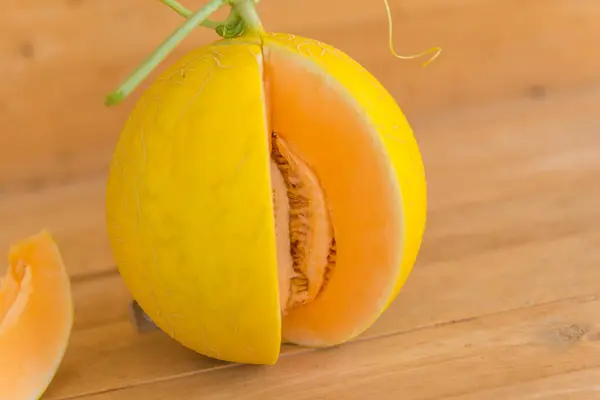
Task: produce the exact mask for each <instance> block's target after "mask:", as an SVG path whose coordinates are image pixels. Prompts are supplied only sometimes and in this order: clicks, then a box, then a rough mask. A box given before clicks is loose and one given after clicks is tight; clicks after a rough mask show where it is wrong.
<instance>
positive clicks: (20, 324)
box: [0, 231, 73, 400]
mask: <svg viewBox="0 0 600 400" xmlns="http://www.w3.org/2000/svg"><path fill="white" fill-rule="evenodd" d="M9 263H10V264H9V267H8V271H7V273H6V276H5V277H4V278H3V279H2V281H1V282H0V397H1V398H3V399H4V398H6V399H7V400H8V399H10V400H31V399H38V398H39V397H40V396H41V395H42V394H43V393H44V392H45V391H46V389H47V387H48V385H49V384H50V382H51V380H52V379H53V377H54V375H55V373H56V371H57V369H58V367H59V365H60V363H61V361H62V359H63V356H64V353H65V350H66V348H67V344H68V341H69V337H70V333H71V328H72V324H73V305H72V299H71V290H70V283H69V277H68V275H67V272H66V270H65V267H64V264H63V260H62V257H61V254H60V251H59V249H58V247H57V245H56V243H55V241H54V240H53V238H52V237H51V235H50V234H49V233H48V232H46V231H42V232H40V233H39V234H37V235H33V236H31V237H28V238H26V239H24V240H22V241H21V242H19V243H17V244H15V245H14V246H12V248H11V249H10V254H9Z"/></svg>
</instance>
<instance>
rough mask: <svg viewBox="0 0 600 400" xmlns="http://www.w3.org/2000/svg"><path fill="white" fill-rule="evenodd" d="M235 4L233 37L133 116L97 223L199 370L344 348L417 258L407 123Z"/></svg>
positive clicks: (420, 183)
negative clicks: (295, 348) (293, 348)
mask: <svg viewBox="0 0 600 400" xmlns="http://www.w3.org/2000/svg"><path fill="white" fill-rule="evenodd" d="M170 3H172V2H170ZM214 3H218V0H216V1H214V2H212V3H211V4H213V5H214ZM232 5H233V10H234V15H238V16H240V18H241V20H242V22H243V23H244V24H245V25H244V26H245V28H246V29H245V31H244V33H243V34H241V35H237V36H235V37H231V38H224V39H222V40H219V41H217V42H215V43H212V44H209V45H206V46H203V47H200V48H198V49H196V50H194V51H192V52H190V53H189V54H186V55H185V56H184V57H182V58H181V59H180V60H178V61H177V62H176V63H175V64H174V65H172V66H170V67H169V68H168V69H167V70H166V71H165V72H163V73H162V74H161V75H160V76H159V77H158V79H157V80H156V81H155V82H154V83H153V84H152V85H151V86H150V87H149V88H148V89H147V90H146V91H145V92H144V93H143V95H142V97H141V99H140V100H139V101H138V102H137V104H136V105H135V108H134V109H133V111H132V113H131V115H130V117H129V119H128V120H127V122H126V124H125V127H124V130H123V132H122V134H121V136H120V139H119V142H118V144H117V147H116V150H115V153H114V157H113V160H112V163H111V167H110V174H109V179H108V184H107V197H106V199H107V224H108V231H109V237H110V243H111V247H112V250H113V254H114V257H115V260H116V262H117V265H118V268H119V270H120V272H121V274H122V276H123V279H124V281H125V283H126V285H127V287H128V288H129V289H130V291H131V292H132V294H133V296H134V298H135V299H136V300H137V302H138V303H139V304H140V306H141V307H142V308H143V309H144V311H145V312H146V313H147V314H148V315H149V317H150V318H151V319H152V320H153V321H154V322H155V323H156V324H157V325H158V326H159V327H160V328H161V329H162V330H164V331H165V332H166V333H168V334H169V335H171V336H172V337H173V338H174V339H175V340H177V341H179V342H180V343H182V344H183V345H185V346H187V347H189V348H191V349H193V350H195V351H197V352H199V353H201V354H204V355H207V356H210V357H214V358H218V359H222V360H227V361H233V362H242V363H255V364H273V363H275V362H276V361H277V359H278V356H279V352H280V345H281V342H282V341H287V342H290V343H294V344H298V345H303V346H311V347H327V346H333V345H338V344H341V343H344V342H346V341H348V340H351V339H353V338H355V337H356V336H358V335H359V334H361V333H362V332H364V331H365V330H366V329H367V328H369V327H370V326H371V325H372V324H373V323H374V322H375V321H376V320H377V319H378V318H379V317H380V315H381V314H382V313H383V312H384V310H385V309H386V308H387V307H388V306H389V304H390V303H391V301H392V300H393V299H394V298H395V296H396V295H397V294H398V292H399V290H400V289H401V287H402V286H403V284H404V283H405V281H406V279H407V277H408V275H409V273H410V271H411V269H412V267H413V264H414V262H415V259H416V257H417V253H418V251H419V247H420V244H421V239H422V235H423V231H424V226H425V218H426V182H425V176H424V170H423V165H422V161H421V156H420V153H419V148H418V145H417V142H416V140H415V138H414V136H413V133H412V130H411V128H410V126H409V124H408V122H407V120H406V118H405V116H404V115H403V113H402V111H401V110H400V108H399V107H398V105H397V104H396V102H395V101H394V99H393V98H392V96H391V95H390V94H389V93H388V92H387V91H386V89H385V88H384V87H383V86H382V85H381V84H380V83H379V82H378V81H377V80H376V79H375V78H374V77H373V76H372V75H371V74H369V72H368V71H367V70H365V69H364V68H363V67H362V66H361V65H359V64H358V63H356V62H355V61H354V60H352V59H351V58H350V57H349V56H348V55H346V54H344V53H343V52H342V51H340V50H338V49H335V48H333V47H332V46H329V45H327V44H324V43H322V42H320V41H317V40H313V39H308V38H304V37H300V36H294V35H290V34H278V33H267V32H265V31H264V30H262V28H261V27H260V23H259V22H258V19H257V16H256V14H255V10H254V6H253V3H252V1H249V0H239V1H234V2H233V4H232ZM205 14H206V12H204V13H203V12H202V11H200V12H198V13H196V14H194V15H192V16H190V15H188V17H189V19H188V21H187V22H186V24H187V25H184V27H186V26H187V27H190V28H191V27H192V26H193V25H195V24H198V23H199V22H200V21H201V20H203V18H205V17H206V15H205ZM183 30H185V29H181V30H179V31H178V32H176V34H175V36H177V35H181V32H182V31H183ZM174 42H176V40H171V43H170V44H171V45H172V44H173V43H174ZM166 43H167V45H168V43H169V41H167V42H166ZM162 49H163V50H161V51H162V53H161V51H159V52H158V53H157V54H159V56H156V57H155V59H154V61H153V62H158V61H160V59H161V57H163V56H164V54H165V52H164V48H162ZM140 71H145V72H147V71H148V68H142V69H139V70H137V71H136V73H134V75H132V77H131V78H130V80H129V81H126V83H125V84H124V85H123V86H122V87H121V89H120V90H119V91H117V92H116V93H114V94H113V95H111V96H110V97H109V103H116V102H118V101H119V100H120V99H122V98H123V97H125V96H126V95H127V93H128V91H131V90H132V88H133V87H135V84H137V82H139V81H140V80H141V78H142V77H143V75H144V74H143V73H140Z"/></svg>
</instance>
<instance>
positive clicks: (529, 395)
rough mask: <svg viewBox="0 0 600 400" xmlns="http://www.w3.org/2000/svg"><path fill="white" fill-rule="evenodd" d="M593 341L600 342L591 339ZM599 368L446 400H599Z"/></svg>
mask: <svg viewBox="0 0 600 400" xmlns="http://www.w3.org/2000/svg"><path fill="white" fill-rule="evenodd" d="M592 340H597V338H596V339H594V338H592ZM599 382H600V368H590V369H583V370H580V371H575V372H571V373H567V374H560V375H554V376H550V377H547V378H543V379H536V380H533V381H530V382H523V383H518V384H515V385H508V386H503V387H499V388H493V389H489V390H483V391H477V392H474V393H470V394H466V395H462V396H456V397H455V396H453V397H449V398H447V399H446V400H481V399H485V400H506V399H519V400H542V399H543V400H594V399H597V398H598V397H600V384H599Z"/></svg>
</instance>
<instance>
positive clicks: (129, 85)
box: [105, 0, 226, 106]
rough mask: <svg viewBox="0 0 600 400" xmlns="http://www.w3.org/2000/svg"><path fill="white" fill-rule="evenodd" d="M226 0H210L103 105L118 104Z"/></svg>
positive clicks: (107, 98) (109, 96)
mask: <svg viewBox="0 0 600 400" xmlns="http://www.w3.org/2000/svg"><path fill="white" fill-rule="evenodd" d="M225 2H226V0H211V1H210V2H209V3H208V4H207V5H205V6H204V7H202V8H201V9H200V10H198V11H197V12H196V13H194V14H193V15H192V16H191V17H190V18H188V19H187V20H186V21H185V23H184V24H183V25H181V26H180V27H179V28H177V29H176V30H175V32H173V33H172V34H171V36H169V37H168V38H167V39H166V40H165V41H164V42H163V43H162V44H161V45H160V46H159V47H158V48H157V49H156V50H155V51H154V52H153V53H152V54H150V56H149V57H148V58H147V59H146V60H145V61H144V62H143V63H142V65H140V66H139V67H138V68H137V69H136V70H135V71H133V73H132V74H131V75H130V76H129V77H128V78H127V79H126V80H125V81H124V82H123V83H122V84H121V85H120V86H119V87H118V88H117V90H115V91H114V92H112V93H110V94H109V95H108V96H107V97H106V101H105V104H106V105H107V106H112V105H115V104H118V103H120V102H121V101H122V100H123V99H125V98H126V97H127V96H129V94H131V92H133V91H134V90H135V88H136V87H137V86H138V85H139V84H140V83H141V82H142V81H143V80H144V79H145V78H146V77H147V76H148V75H149V74H150V72H152V70H153V69H154V68H155V67H156V66H157V65H158V64H160V62H162V61H163V60H164V59H165V58H166V57H167V55H168V54H169V53H170V52H171V51H172V50H173V49H174V48H175V47H176V46H177V45H178V44H179V43H180V42H181V41H182V40H183V39H185V37H186V36H187V35H188V34H189V33H190V32H192V31H193V30H194V29H195V28H196V27H197V26H198V25H199V24H201V23H202V22H203V21H205V20H206V19H207V18H208V17H209V16H210V15H211V14H213V13H214V12H215V11H217V10H218V9H219V8H220V7H221V6H223V5H224V4H225Z"/></svg>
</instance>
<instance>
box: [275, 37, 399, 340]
mask: <svg viewBox="0 0 600 400" xmlns="http://www.w3.org/2000/svg"><path fill="white" fill-rule="evenodd" d="M264 54H265V82H266V85H265V86H266V87H267V88H268V92H267V97H268V103H269V104H270V109H271V112H270V115H271V124H272V130H273V131H274V132H276V133H277V134H278V135H279V136H280V137H281V138H283V140H284V141H285V142H286V143H287V145H288V146H289V147H290V149H291V150H292V152H293V153H294V154H295V155H296V156H298V157H300V158H302V160H303V161H304V162H305V163H306V164H307V165H309V166H310V167H311V168H312V170H313V171H314V172H315V174H316V175H317V177H318V179H319V181H320V183H321V187H322V190H323V191H324V193H325V197H326V201H327V204H328V207H329V211H330V214H331V221H332V225H333V229H334V231H335V232H334V235H335V240H336V243H337V261H336V263H335V268H334V270H333V275H332V278H331V280H330V281H329V283H328V285H327V287H326V289H325V290H324V291H322V292H321V293H320V294H319V296H318V297H317V298H316V299H315V300H314V301H312V302H311V303H309V304H307V305H304V306H302V307H300V308H296V309H292V310H290V311H289V312H288V313H287V314H286V315H285V316H284V318H283V337H284V339H285V340H286V341H290V342H293V343H296V344H301V345H305V346H316V347H321V346H329V345H335V344H339V343H342V342H344V341H346V340H348V339H350V338H352V337H354V336H356V335H358V334H359V333H361V332H362V331H364V330H365V329H366V328H368V327H369V326H370V325H371V324H372V323H373V322H374V321H375V320H376V319H377V317H378V316H379V315H380V314H381V313H382V312H383V310H384V308H385V306H386V303H387V301H388V300H389V299H390V297H392V294H393V292H394V287H395V285H396V282H397V279H398V276H399V273H400V264H401V255H402V235H403V231H402V229H403V227H402V219H401V213H402V205H401V199H400V191H399V187H398V183H397V178H396V177H395V175H394V171H393V167H392V165H391V162H390V161H389V155H388V154H386V153H385V152H384V151H385V149H384V147H383V142H382V140H381V138H379V137H378V136H377V133H376V131H375V129H374V127H373V126H371V125H370V121H369V120H367V119H366V118H365V116H364V112H362V111H361V109H360V108H359V107H358V105H357V104H356V103H355V102H354V100H353V98H352V97H351V96H350V95H349V94H348V93H347V92H346V90H345V88H344V87H343V86H342V85H341V84H339V83H338V82H336V81H335V79H334V78H332V77H331V76H330V75H328V74H326V71H325V70H323V69H321V68H320V67H319V66H318V65H317V64H316V63H314V62H313V61H312V60H311V59H310V58H307V57H301V56H300V55H298V54H297V53H296V52H294V51H291V50H288V49H286V48H285V47H283V46H279V45H278V44H277V43H275V42H271V43H269V42H268V41H267V42H266V43H265V47H264Z"/></svg>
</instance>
